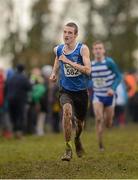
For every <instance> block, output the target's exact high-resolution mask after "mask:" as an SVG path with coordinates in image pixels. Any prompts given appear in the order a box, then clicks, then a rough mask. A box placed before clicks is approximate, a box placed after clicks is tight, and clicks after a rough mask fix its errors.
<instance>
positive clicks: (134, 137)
mask: <svg viewBox="0 0 138 180" xmlns="http://www.w3.org/2000/svg"><path fill="white" fill-rule="evenodd" d="M137 132H138V125H129V126H127V127H126V128H113V129H112V130H106V132H105V135H104V142H105V146H106V149H105V152H103V153H100V152H99V151H98V148H97V141H96V136H95V130H94V128H92V129H91V130H90V129H89V131H87V132H86V131H85V132H84V133H83V135H82V140H83V142H84V143H83V144H84V146H85V151H86V154H85V157H83V158H77V156H76V154H75V153H74V154H73V159H72V160H71V162H62V161H61V160H60V156H61V155H62V153H63V152H64V141H63V135H62V134H58V135H54V134H46V135H45V136H44V137H36V136H28V137H25V138H24V139H23V140H21V141H20V140H15V139H11V140H6V139H4V138H0V178H1V179H3V178H10V179H13V178H28V179H29V178H45V179H49V178H50V179H61V178H63V179H66V178H72V179H73V178H77V179H81V178H83V179H84V178H91V179H95V178H106V179H107V178H113V179H120V178H123V179H126V178H138V133H137ZM73 150H74V145H73Z"/></svg>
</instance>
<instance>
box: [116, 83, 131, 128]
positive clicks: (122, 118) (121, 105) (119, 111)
mask: <svg viewBox="0 0 138 180" xmlns="http://www.w3.org/2000/svg"><path fill="white" fill-rule="evenodd" d="M116 94H117V98H116V105H115V125H118V126H121V127H123V126H124V125H125V124H126V114H125V112H126V103H127V99H128V96H127V91H126V86H125V84H124V82H123V81H122V82H121V83H120V84H119V86H118V87H117V89H116Z"/></svg>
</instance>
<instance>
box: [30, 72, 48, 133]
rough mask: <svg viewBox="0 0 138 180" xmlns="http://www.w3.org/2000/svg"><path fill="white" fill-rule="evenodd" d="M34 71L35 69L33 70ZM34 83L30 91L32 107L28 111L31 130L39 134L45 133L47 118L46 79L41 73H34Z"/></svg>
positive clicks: (32, 76)
mask: <svg viewBox="0 0 138 180" xmlns="http://www.w3.org/2000/svg"><path fill="white" fill-rule="evenodd" d="M32 72H33V73H34V71H32ZM31 82H32V83H33V87H32V91H31V93H30V108H29V112H28V125H29V129H28V130H29V132H30V133H36V134H37V135H39V136H42V135H44V125H45V118H46V106H47V105H46V93H47V88H46V86H45V85H44V79H43V77H42V76H41V75H40V74H32V75H31Z"/></svg>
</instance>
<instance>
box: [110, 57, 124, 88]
mask: <svg viewBox="0 0 138 180" xmlns="http://www.w3.org/2000/svg"><path fill="white" fill-rule="evenodd" d="M107 63H108V67H109V68H110V69H111V71H112V72H113V73H114V74H115V80H114V82H113V84H112V87H111V88H112V89H113V90H114V91H115V90H116V88H117V86H118V85H119V84H120V82H121V80H122V76H121V73H120V71H119V68H118V66H117V64H116V63H115V62H114V61H113V60H112V59H110V60H108V61H107Z"/></svg>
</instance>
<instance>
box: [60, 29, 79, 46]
mask: <svg viewBox="0 0 138 180" xmlns="http://www.w3.org/2000/svg"><path fill="white" fill-rule="evenodd" d="M74 31H75V30H74V28H73V27H69V26H65V27H64V31H63V40H64V43H65V44H71V43H72V42H74V41H75V40H76V37H77V34H75V32H74Z"/></svg>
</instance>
